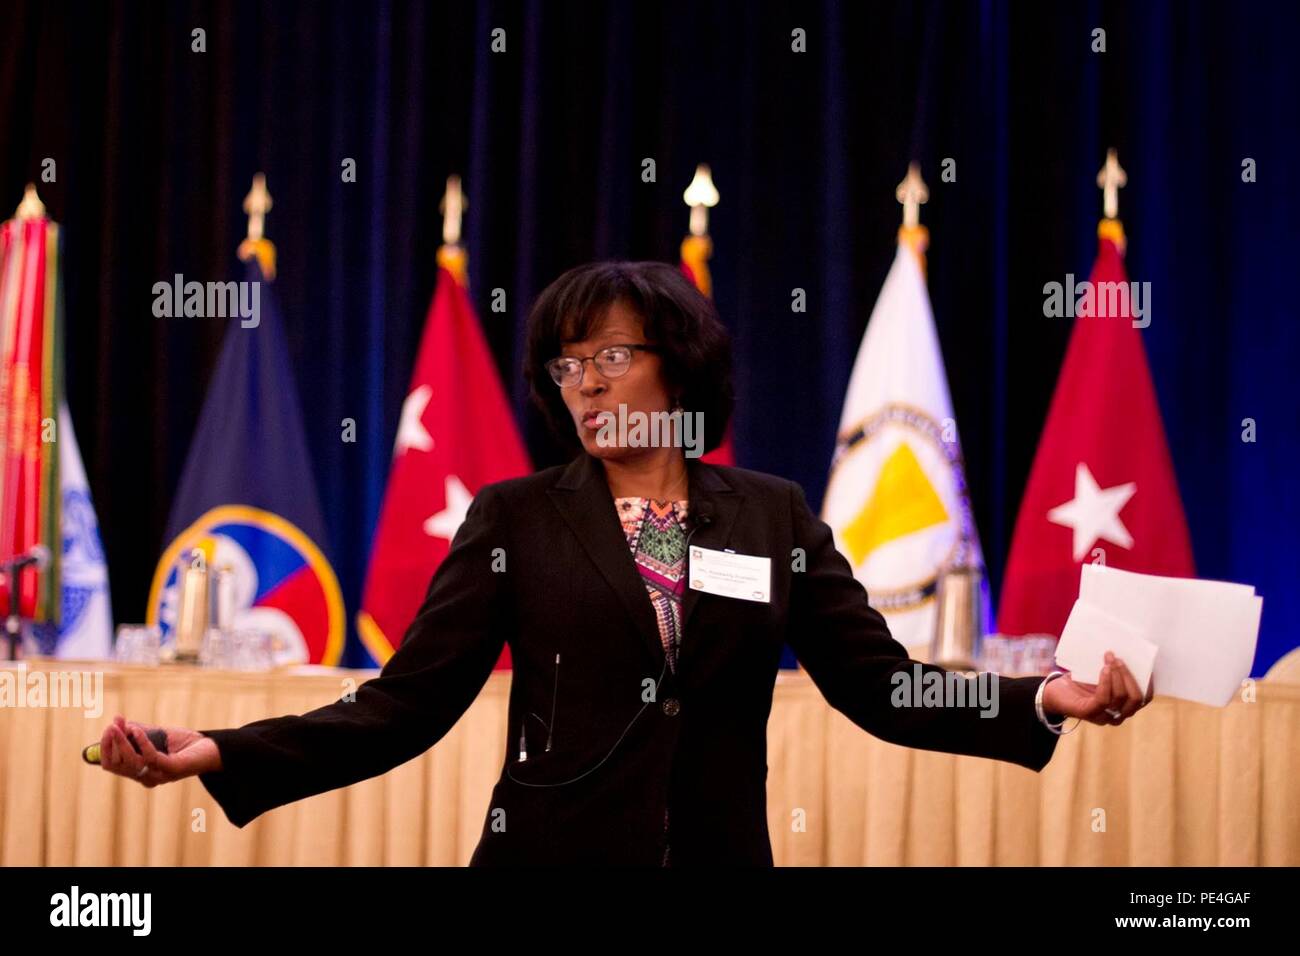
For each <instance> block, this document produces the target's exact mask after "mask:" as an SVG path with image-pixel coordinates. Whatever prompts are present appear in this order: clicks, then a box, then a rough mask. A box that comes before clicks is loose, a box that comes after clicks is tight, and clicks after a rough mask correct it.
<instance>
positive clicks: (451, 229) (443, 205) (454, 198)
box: [438, 176, 469, 246]
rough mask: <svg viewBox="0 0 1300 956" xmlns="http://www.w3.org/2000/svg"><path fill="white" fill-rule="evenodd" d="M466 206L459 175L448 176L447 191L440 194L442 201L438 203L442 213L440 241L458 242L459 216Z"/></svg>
mask: <svg viewBox="0 0 1300 956" xmlns="http://www.w3.org/2000/svg"><path fill="white" fill-rule="evenodd" d="M467 208H469V203H467V202H466V201H465V193H464V192H463V191H462V190H461V188H460V177H459V176H448V177H447V191H446V192H444V193H443V194H442V202H440V203H439V204H438V211H439V212H441V213H442V241H443V242H444V243H446V244H447V245H449V246H455V245H459V244H460V225H461V217H462V216H464V214H465V210H466V209H467Z"/></svg>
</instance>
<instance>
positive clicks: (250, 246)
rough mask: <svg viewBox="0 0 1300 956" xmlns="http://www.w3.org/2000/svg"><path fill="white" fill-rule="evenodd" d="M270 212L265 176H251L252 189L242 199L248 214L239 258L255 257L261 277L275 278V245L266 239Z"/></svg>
mask: <svg viewBox="0 0 1300 956" xmlns="http://www.w3.org/2000/svg"><path fill="white" fill-rule="evenodd" d="M270 211H271V194H270V193H269V192H268V191H267V189H266V176H265V174H263V173H257V174H255V175H254V176H253V188H252V189H250V190H249V191H248V195H247V196H245V197H244V212H246V213H248V238H246V239H245V240H244V241H243V242H241V243H240V244H239V251H238V254H239V258H240V259H242V260H244V261H245V262H247V261H248V259H249V258H251V257H252V256H257V261H258V263H259V264H260V265H261V267H262V275H264V276H265V277H266V278H267V279H272V280H273V279H274V278H275V245H274V244H273V243H272V242H271V241H270V240H268V239H267V238H266V235H265V233H266V214H267V213H268V212H270Z"/></svg>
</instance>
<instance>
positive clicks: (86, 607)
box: [46, 402, 113, 660]
mask: <svg viewBox="0 0 1300 956" xmlns="http://www.w3.org/2000/svg"><path fill="white" fill-rule="evenodd" d="M58 435H59V438H58V442H57V444H58V446H59V483H60V485H61V488H62V492H61V502H60V504H61V506H62V514H61V516H60V527H61V529H62V535H61V537H62V542H61V547H60V557H59V563H58V569H59V585H60V591H61V595H60V603H59V607H60V618H59V626H58V629H57V634H58V638H57V642H56V644H55V646H54V647H53V648H52V649H50V650H47V651H46V653H47V654H48V653H53V654H54V655H57V656H59V657H76V658H81V659H83V660H84V659H95V658H107V657H110V656H111V655H112V651H113V606H112V598H111V597H110V595H109V590H108V562H107V561H106V560H105V558H104V546H103V543H102V542H101V540H100V537H99V520H98V519H97V518H96V517H95V504H94V502H93V501H92V500H91V498H90V485H89V483H88V482H87V481H86V469H85V467H84V466H83V465H82V462H81V452H80V450H79V449H78V448H77V435H76V432H74V431H73V429H72V416H71V415H70V414H69V413H68V405H67V403H66V402H64V403H62V404H61V405H60V406H59V432H58Z"/></svg>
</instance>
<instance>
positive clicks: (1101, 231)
mask: <svg viewBox="0 0 1300 956" xmlns="http://www.w3.org/2000/svg"><path fill="white" fill-rule="evenodd" d="M1127 185H1128V173H1126V172H1125V171H1124V167H1123V166H1121V165H1120V164H1119V150H1117V149H1115V147H1113V146H1112V147H1111V148H1110V149H1108V150H1106V163H1105V165H1104V166H1102V167H1101V171H1100V172H1098V173H1097V186H1098V188H1100V189H1101V208H1102V215H1103V217H1104V218H1103V219H1102V220H1101V222H1099V223H1098V224H1097V235H1098V237H1100V238H1102V239H1110V240H1111V241H1112V242H1114V243H1115V245H1116V246H1118V247H1119V249H1120V251H1121V252H1123V251H1124V224H1123V223H1121V222H1120V221H1119V191H1120V189H1121V188H1123V187H1124V186H1127Z"/></svg>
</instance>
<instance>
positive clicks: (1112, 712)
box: [1106, 707, 1124, 720]
mask: <svg viewBox="0 0 1300 956" xmlns="http://www.w3.org/2000/svg"><path fill="white" fill-rule="evenodd" d="M1106 713H1108V714H1110V716H1111V717H1113V718H1114V719H1115V720H1119V719H1120V718H1121V717H1123V716H1124V715H1123V714H1121V713H1120V712H1119V711H1118V710H1116V709H1115V708H1114V707H1107V708H1106Z"/></svg>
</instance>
